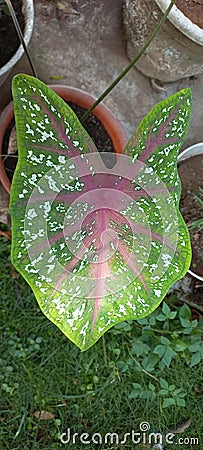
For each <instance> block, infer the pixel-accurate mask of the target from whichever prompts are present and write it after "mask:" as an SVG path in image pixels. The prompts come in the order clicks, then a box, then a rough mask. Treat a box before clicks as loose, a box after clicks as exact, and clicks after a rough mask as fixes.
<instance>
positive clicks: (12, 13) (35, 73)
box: [5, 0, 38, 78]
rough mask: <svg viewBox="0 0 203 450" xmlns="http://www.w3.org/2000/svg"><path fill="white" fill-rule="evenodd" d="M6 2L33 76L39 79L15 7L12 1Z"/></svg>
mask: <svg viewBox="0 0 203 450" xmlns="http://www.w3.org/2000/svg"><path fill="white" fill-rule="evenodd" d="M5 2H6V4H7V6H8V9H9V11H10V14H11V17H12V20H13V23H14V26H15V29H16V32H17V34H18V37H19V39H20V42H21V44H22V46H23V49H24V51H25V54H26V56H27V59H28V62H29V64H30V67H31V70H32V74H33V76H34V77H36V78H38V77H37V72H36V70H35V67H34V64H33V62H32V58H31V55H30V52H29V50H28V49H27V46H26V43H25V40H24V37H23V33H22V31H21V28H20V25H19V22H18V19H17V17H16V13H15V11H14V9H13V5H12V3H11V1H10V0H5Z"/></svg>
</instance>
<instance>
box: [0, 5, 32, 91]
mask: <svg viewBox="0 0 203 450" xmlns="http://www.w3.org/2000/svg"><path fill="white" fill-rule="evenodd" d="M22 10H23V14H24V17H25V29H24V36H23V37H24V41H25V44H26V45H28V44H29V42H30V39H31V36H32V32H33V26H34V4H33V0H23V7H22ZM23 53H24V49H23V46H22V45H20V46H19V48H18V50H17V52H16V53H15V54H14V55H13V56H12V58H10V60H9V61H8V62H7V63H6V64H5V65H4V66H3V67H1V68H0V86H1V85H2V84H3V83H4V81H5V79H6V78H7V76H8V75H9V73H10V71H11V70H12V69H13V67H14V66H15V64H16V63H17V62H18V61H19V59H20V58H21V57H22V56H23Z"/></svg>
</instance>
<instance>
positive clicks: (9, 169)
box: [2, 102, 116, 181]
mask: <svg viewBox="0 0 203 450" xmlns="http://www.w3.org/2000/svg"><path fill="white" fill-rule="evenodd" d="M68 104H69V106H70V107H71V108H72V109H73V111H74V112H75V113H76V115H77V117H78V118H79V119H81V117H82V116H83V114H84V113H85V112H86V110H85V109H84V108H81V107H80V106H78V105H76V104H74V103H71V102H69V103H68ZM14 125H15V121H14V120H13V121H12V122H11V123H10V125H9V127H8V129H7V132H6V134H5V136H4V141H3V148H2V153H3V155H5V156H4V167H5V169H6V173H7V176H8V177H9V180H10V181H12V178H13V174H14V171H15V168H16V165H17V160H18V152H17V142H16V132H15V128H14ZM83 127H84V128H85V129H86V131H87V132H88V134H89V135H90V136H91V138H92V140H93V141H94V143H95V145H96V147H97V149H98V151H99V152H100V153H102V152H106V153H109V155H106V154H105V155H103V156H102V155H101V156H102V159H103V161H104V163H105V164H106V166H107V167H109V168H111V167H113V166H114V164H115V162H116V155H115V152H114V146H113V143H112V140H111V138H110V137H109V135H108V133H107V131H106V130H105V128H104V127H103V125H102V123H101V122H100V120H98V119H97V118H96V117H95V116H94V115H93V114H90V115H89V116H88V118H87V119H86V120H85V122H84V123H83Z"/></svg>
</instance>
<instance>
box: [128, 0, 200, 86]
mask: <svg viewBox="0 0 203 450" xmlns="http://www.w3.org/2000/svg"><path fill="white" fill-rule="evenodd" d="M169 4H170V0H136V1H135V0H124V7H123V20H124V28H125V33H126V38H127V54H128V56H129V58H130V59H132V58H134V56H135V55H136V54H137V53H138V52H139V51H140V50H141V48H142V47H143V45H144V44H145V43H146V42H147V40H148V39H149V37H150V36H151V34H152V32H153V31H154V30H155V28H156V26H157V25H158V22H159V21H160V19H161V18H162V17H163V13H165V12H166V10H167V8H168V6H169ZM136 68H137V69H138V70H140V72H142V73H143V74H144V75H146V76H148V77H149V78H154V79H158V80H161V81H163V82H171V81H177V80H179V79H180V78H184V77H189V76H192V75H198V74H200V73H202V72H203V29H202V28H200V27H199V26H198V25H196V24H194V23H193V22H192V21H191V20H190V19H189V18H188V17H187V16H186V15H185V14H183V13H182V12H181V11H180V10H179V9H178V8H177V7H176V6H175V5H174V6H173V8H172V9H171V11H170V13H169V15H168V18H167V20H166V22H165V23H164V25H163V27H162V28H161V29H160V30H159V32H158V34H157V35H156V36H155V38H154V39H153V41H152V42H151V44H150V46H149V47H148V49H147V50H146V51H145V53H144V54H143V56H142V57H141V58H140V59H139V61H138V62H137V63H136Z"/></svg>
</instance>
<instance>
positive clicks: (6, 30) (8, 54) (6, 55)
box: [0, 0, 25, 68]
mask: <svg viewBox="0 0 203 450" xmlns="http://www.w3.org/2000/svg"><path fill="white" fill-rule="evenodd" d="M12 5H13V8H14V11H15V13H16V16H17V19H18V22H19V25H20V28H21V31H22V32H24V28H25V19H24V15H23V13H22V5H23V2H22V0H12ZM19 45H20V41H19V38H18V35H17V33H16V29H15V27H14V24H13V20H12V18H11V16H10V14H6V13H4V12H3V13H2V17H1V18H0V68H1V67H3V66H4V65H5V64H6V63H7V62H8V61H9V60H10V59H11V58H12V56H13V55H14V54H15V52H16V51H17V50H18V47H19Z"/></svg>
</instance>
